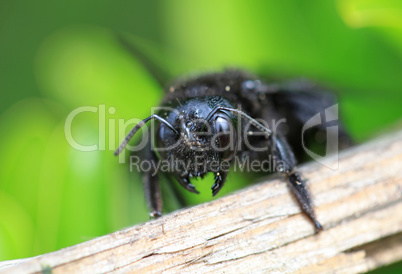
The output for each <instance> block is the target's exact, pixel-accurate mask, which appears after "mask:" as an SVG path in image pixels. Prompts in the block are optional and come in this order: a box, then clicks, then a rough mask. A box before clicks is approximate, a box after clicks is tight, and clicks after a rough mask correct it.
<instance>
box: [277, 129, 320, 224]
mask: <svg viewBox="0 0 402 274" xmlns="http://www.w3.org/2000/svg"><path fill="white" fill-rule="evenodd" d="M271 140H272V144H271V150H272V152H271V153H272V155H273V157H274V164H275V169H276V170H277V171H279V172H281V173H283V174H285V175H286V177H287V179H288V182H289V185H290V188H291V190H292V192H293V194H294V195H295V197H296V199H297V201H298V202H299V204H300V206H301V209H302V210H303V212H304V213H305V214H306V215H307V217H308V218H309V219H310V220H311V221H312V222H313V223H314V226H315V229H316V232H319V231H321V230H322V229H323V228H322V226H321V224H320V223H319V222H318V220H317V218H316V216H315V212H314V207H313V203H312V200H311V195H310V192H309V190H308V187H307V185H306V181H305V180H303V179H302V176H301V174H300V173H299V172H297V171H295V170H294V167H295V165H296V160H295V157H294V154H293V152H292V150H291V148H290V146H289V145H288V143H287V142H286V140H285V138H283V137H282V136H275V135H272V136H271Z"/></svg>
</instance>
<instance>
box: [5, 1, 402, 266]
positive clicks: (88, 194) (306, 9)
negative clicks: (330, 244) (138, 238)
mask: <svg viewBox="0 0 402 274" xmlns="http://www.w3.org/2000/svg"><path fill="white" fill-rule="evenodd" d="M117 34H119V35H123V36H124V37H126V38H127V39H128V40H129V41H130V43H132V44H135V45H136V47H137V48H139V49H141V50H142V51H143V52H144V54H146V55H147V56H148V57H149V58H150V59H151V60H152V62H154V63H155V64H158V65H159V66H160V67H162V68H164V69H165V70H166V71H168V72H169V73H170V74H171V75H173V76H179V75H182V74H185V73H189V72H199V71H214V70H220V69H222V68H224V67H228V66H229V67H240V68H245V69H248V70H250V71H252V72H254V73H257V74H260V75H267V76H275V77H285V78H288V77H299V76H306V77H309V78H312V79H315V80H317V81H318V82H320V83H322V84H324V85H325V86H328V87H330V88H332V89H334V90H337V91H338V94H339V97H340V99H341V103H340V108H341V110H342V114H343V117H344V120H345V123H346V124H347V127H348V128H349V130H350V131H351V133H352V135H353V137H354V138H355V139H356V140H357V141H358V142H362V141H365V140H368V139H370V138H373V137H374V136H375V135H378V134H380V133H381V132H386V131H387V130H392V128H397V127H400V125H401V117H402V110H401V102H402V95H401V90H402V62H401V60H402V2H401V1H397V0H395V1H392V0H387V1H384V0H382V1H380V0H365V1H363V0H339V1H323V0H310V1H296V0H294V1H233V0H230V1H229V0H227V1H216V0H215V1H212V0H204V1H186V0H181V1H178V0H175V1H141V2H140V1H124V0H115V1H100V0H97V1H94V0H87V1H77V0H70V1H50V0H36V1H28V0H25V1H24V0H13V1H1V2H0V91H1V97H0V260H8V259H15V258H22V257H29V256H34V255H38V254H42V253H46V252H50V251H54V250H57V249H60V248H62V247H66V246H70V245H73V244H76V243H79V242H83V241H86V240H89V239H92V238H94V237H97V236H101V235H105V234H107V233H110V232H113V231H116V230H119V229H121V228H124V227H127V226H130V225H133V224H136V223H141V222H145V221H147V220H148V210H147V208H146V205H145V201H144V198H143V191H142V183H141V179H140V176H139V175H138V174H135V173H134V174H130V173H129V172H128V170H127V166H125V165H121V164H119V163H118V162H119V161H118V158H116V157H114V156H113V150H114V149H115V148H116V146H117V145H118V142H119V141H121V140H120V139H119V138H118V137H117V138H115V136H114V134H112V136H111V137H110V136H109V134H108V132H109V131H110V132H112V133H115V134H118V127H117V125H118V119H122V118H123V119H126V120H128V119H130V118H133V117H135V118H145V117H147V116H148V115H149V114H150V108H151V107H152V106H156V105H158V102H159V101H160V100H161V98H162V96H163V91H162V90H161V88H160V86H159V84H158V82H157V81H155V79H154V78H153V76H152V75H151V74H150V73H149V72H147V70H146V69H145V68H144V67H143V66H142V64H141V63H140V62H139V61H138V60H136V58H135V57H134V56H133V55H132V54H131V53H130V52H129V51H128V50H127V49H126V48H125V47H123V46H122V44H121V43H119V41H118V40H117V39H116V37H117ZM82 106H92V107H95V108H96V110H97V112H85V113H82V114H80V115H78V116H77V117H76V119H74V121H73V123H72V135H73V137H74V139H75V140H76V141H77V142H78V143H80V144H85V145H97V146H98V150H96V151H91V152H82V151H78V150H75V149H73V148H72V147H71V146H70V145H69V144H68V142H67V141H66V137H65V133H64V125H65V121H66V118H67V116H68V114H69V113H70V112H71V111H73V110H74V109H76V108H77V107H82ZM113 108H114V109H113ZM102 109H105V111H104V112H103V111H102ZM102 113H104V114H102ZM99 119H100V120H101V121H105V130H106V132H107V134H106V136H105V137H102V136H103V135H102V134H101V135H100V134H99ZM110 121H113V122H110ZM113 123H116V129H114V127H113ZM102 127H103V126H101V128H102ZM100 136H101V137H100ZM234 177H235V176H232V177H229V180H230V181H229V182H230V183H228V184H227V185H226V186H225V188H224V189H223V190H224V191H222V193H221V194H220V195H219V196H222V195H225V193H228V192H230V191H233V189H234V188H236V187H241V186H243V185H245V184H246V182H247V181H249V180H247V179H245V177H240V176H239V179H237V178H234ZM236 177H237V176H236ZM210 186H211V178H209V179H207V180H206V182H204V181H203V182H199V183H198V184H197V188H198V189H200V190H201V192H202V193H203V195H198V196H197V195H194V194H191V193H190V194H189V195H190V196H186V198H185V199H191V202H192V203H198V202H202V201H205V200H207V199H210V189H209V188H210ZM163 188H164V193H169V192H171V190H170V189H169V188H167V187H166V186H165V184H164V186H163ZM166 196H169V197H171V195H166ZM169 197H166V199H165V205H166V210H167V211H170V210H174V209H177V207H178V205H177V202H176V201H175V200H174V199H172V198H170V199H169Z"/></svg>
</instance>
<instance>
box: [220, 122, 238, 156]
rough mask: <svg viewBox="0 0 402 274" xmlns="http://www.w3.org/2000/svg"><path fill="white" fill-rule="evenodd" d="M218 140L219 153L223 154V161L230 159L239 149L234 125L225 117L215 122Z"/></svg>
mask: <svg viewBox="0 0 402 274" xmlns="http://www.w3.org/2000/svg"><path fill="white" fill-rule="evenodd" d="M215 130H216V140H217V143H218V148H217V151H219V152H220V153H221V157H222V158H223V160H228V159H230V158H231V157H232V156H233V155H234V153H235V152H236V148H237V133H236V130H235V128H234V127H233V124H232V123H231V122H230V121H229V120H228V119H225V118H223V117H217V118H216V120H215Z"/></svg>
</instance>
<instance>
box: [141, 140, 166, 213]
mask: <svg viewBox="0 0 402 274" xmlns="http://www.w3.org/2000/svg"><path fill="white" fill-rule="evenodd" d="M148 143H149V144H148V145H147V147H146V148H145V149H146V153H145V154H146V159H147V160H148V161H150V163H151V168H150V169H149V170H148V171H144V173H143V182H144V192H145V200H146V201H147V204H148V207H149V209H150V210H151V212H150V213H149V216H150V217H151V218H158V217H160V216H162V195H161V190H160V186H159V176H158V172H157V170H155V169H154V168H153V167H156V166H157V162H158V157H157V156H156V154H155V152H154V151H152V149H151V145H150V142H148Z"/></svg>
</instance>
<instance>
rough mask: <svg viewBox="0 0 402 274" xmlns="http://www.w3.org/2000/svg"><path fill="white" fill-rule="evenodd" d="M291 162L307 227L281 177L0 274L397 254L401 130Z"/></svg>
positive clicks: (281, 263) (316, 267) (270, 268)
mask: <svg viewBox="0 0 402 274" xmlns="http://www.w3.org/2000/svg"><path fill="white" fill-rule="evenodd" d="M338 160H339V167H338V168H337V169H336V170H332V169H330V168H328V167H326V166H325V165H323V164H320V163H318V162H311V163H309V164H306V165H304V166H301V167H299V170H300V171H301V172H302V173H303V175H304V176H305V177H307V178H308V179H309V180H308V184H309V187H310V190H311V192H312V195H313V197H314V203H315V206H316V213H317V217H318V220H319V221H320V222H321V224H323V226H324V231H322V232H321V233H319V234H315V233H314V227H313V225H312V224H311V222H310V221H309V220H308V219H307V218H306V217H305V216H304V215H303V214H301V211H300V208H299V206H298V204H297V202H296V200H295V199H294V198H293V196H292V195H291V194H290V189H289V188H288V186H287V184H286V182H285V180H284V178H282V177H278V176H276V177H274V179H272V177H271V179H269V178H268V179H265V181H264V182H262V183H261V184H257V185H254V186H251V187H250V188H247V189H244V190H242V191H239V192H236V193H234V194H231V195H229V196H226V197H223V198H220V199H217V200H214V201H212V202H210V203H206V204H202V205H199V206H195V207H191V208H188V209H183V210H180V211H177V212H174V213H172V214H169V215H167V216H164V217H162V218H160V219H157V220H153V221H150V222H147V223H145V224H142V225H137V226H133V227H130V228H127V229H124V230H122V231H118V232H115V233H112V234H109V235H106V236H103V237H99V238H96V239H93V240H90V241H87V242H85V243H82V244H78V245H76V246H72V247H69V248H65V249H62V250H59V251H56V252H52V253H49V254H44V255H41V256H38V257H34V258H28V259H22V260H16V261H8V262H3V263H0V273H9V272H12V273H18V272H22V273H31V272H41V271H52V273H71V272H80V273H82V272H85V273H101V272H102V273H103V272H127V271H134V272H140V271H141V272H143V273H144V272H166V273H170V272H172V273H177V272H184V271H186V272H195V273H204V272H220V273H222V272H229V273H233V272H236V273H238V272H241V273H244V272H300V273H306V272H309V273H314V272H320V273H322V272H324V273H325V272H331V273H333V272H347V273H352V272H365V271H368V270H371V269H374V268H378V267H380V266H383V265H386V264H389V263H393V262H397V261H400V260H402V199H401V197H402V131H400V132H396V133H393V134H390V135H388V136H385V137H382V138H379V139H376V140H373V141H371V142H369V143H366V144H363V145H360V146H357V147H353V148H351V149H349V150H347V151H344V152H341V153H340V154H339V159H338V157H337V156H331V157H329V158H328V159H327V162H326V164H327V165H331V166H334V164H335V166H336V162H337V161H338Z"/></svg>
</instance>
